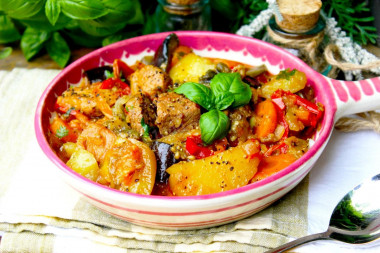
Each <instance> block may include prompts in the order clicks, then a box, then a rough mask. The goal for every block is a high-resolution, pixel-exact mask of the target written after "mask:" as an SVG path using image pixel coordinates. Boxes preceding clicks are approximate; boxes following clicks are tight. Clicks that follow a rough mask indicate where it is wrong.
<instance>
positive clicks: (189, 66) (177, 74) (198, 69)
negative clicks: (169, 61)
mask: <svg viewBox="0 0 380 253" xmlns="http://www.w3.org/2000/svg"><path fill="white" fill-rule="evenodd" d="M215 66H216V65H215V64H214V63H213V62H212V61H211V60H210V59H206V58H203V57H201V56H198V55H195V54H194V53H189V54H187V55H185V56H184V57H183V58H182V59H181V60H180V61H179V62H178V63H177V64H176V65H174V66H173V68H172V69H171V70H170V72H169V76H170V77H171V78H172V80H173V82H174V83H184V82H196V83H198V82H199V77H201V76H203V75H204V74H205V73H206V72H207V70H209V69H215Z"/></svg>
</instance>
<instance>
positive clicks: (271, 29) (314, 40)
mask: <svg viewBox="0 0 380 253" xmlns="http://www.w3.org/2000/svg"><path fill="white" fill-rule="evenodd" d="M325 27H326V24H325V22H324V20H323V19H322V18H321V17H320V18H319V20H318V22H317V23H316V25H315V26H314V27H313V28H312V29H310V30H309V31H306V32H300V33H296V32H294V33H291V32H287V31H284V30H282V29H281V28H280V27H279V26H278V24H277V23H276V21H275V18H274V17H272V18H271V19H270V20H269V23H268V26H267V33H266V35H265V37H264V40H265V41H267V42H270V43H272V44H275V45H277V46H280V47H282V48H284V49H285V50H287V51H289V52H290V53H292V54H293V55H295V56H297V57H298V58H300V59H301V60H303V61H304V62H305V63H307V64H308V65H309V66H310V67H312V68H313V69H314V70H316V71H318V72H320V73H321V74H323V75H326V76H331V75H332V72H331V71H332V67H331V66H330V65H329V64H328V63H327V62H326V60H325V58H324V49H325V48H326V46H327V44H328V37H327V36H325V33H324V30H325Z"/></svg>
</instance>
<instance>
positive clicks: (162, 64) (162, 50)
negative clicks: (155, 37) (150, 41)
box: [153, 33, 179, 72]
mask: <svg viewBox="0 0 380 253" xmlns="http://www.w3.org/2000/svg"><path fill="white" fill-rule="evenodd" d="M178 46H179V39H178V37H177V35H176V34H175V33H171V34H169V35H168V36H167V37H166V38H165V40H164V41H163V42H162V44H161V45H160V46H159V47H158V49H157V50H156V52H155V54H154V58H153V65H154V66H156V67H159V68H161V69H162V70H164V71H165V72H168V70H169V66H170V62H171V60H172V58H173V53H174V51H175V50H176V48H177V47H178Z"/></svg>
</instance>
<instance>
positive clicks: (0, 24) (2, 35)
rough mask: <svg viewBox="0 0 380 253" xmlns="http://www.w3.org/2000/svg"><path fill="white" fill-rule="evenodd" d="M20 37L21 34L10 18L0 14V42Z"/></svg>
mask: <svg viewBox="0 0 380 253" xmlns="http://www.w3.org/2000/svg"><path fill="white" fill-rule="evenodd" d="M20 38H21V35H20V33H19V32H18V30H17V29H16V27H15V25H14V24H13V22H12V20H11V19H10V18H9V17H7V16H5V15H0V44H5V43H9V42H14V41H17V40H19V39H20Z"/></svg>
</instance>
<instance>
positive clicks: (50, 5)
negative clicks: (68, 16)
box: [45, 0, 61, 25]
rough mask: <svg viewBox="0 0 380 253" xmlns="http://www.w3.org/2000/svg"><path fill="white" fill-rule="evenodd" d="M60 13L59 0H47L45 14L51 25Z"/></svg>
mask: <svg viewBox="0 0 380 253" xmlns="http://www.w3.org/2000/svg"><path fill="white" fill-rule="evenodd" d="M60 13H61V5H60V1H59V0H47V1H46V4H45V14H46V17H47V18H48V19H49V22H50V23H51V24H52V25H55V23H56V22H57V20H58V18H59V14H60Z"/></svg>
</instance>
